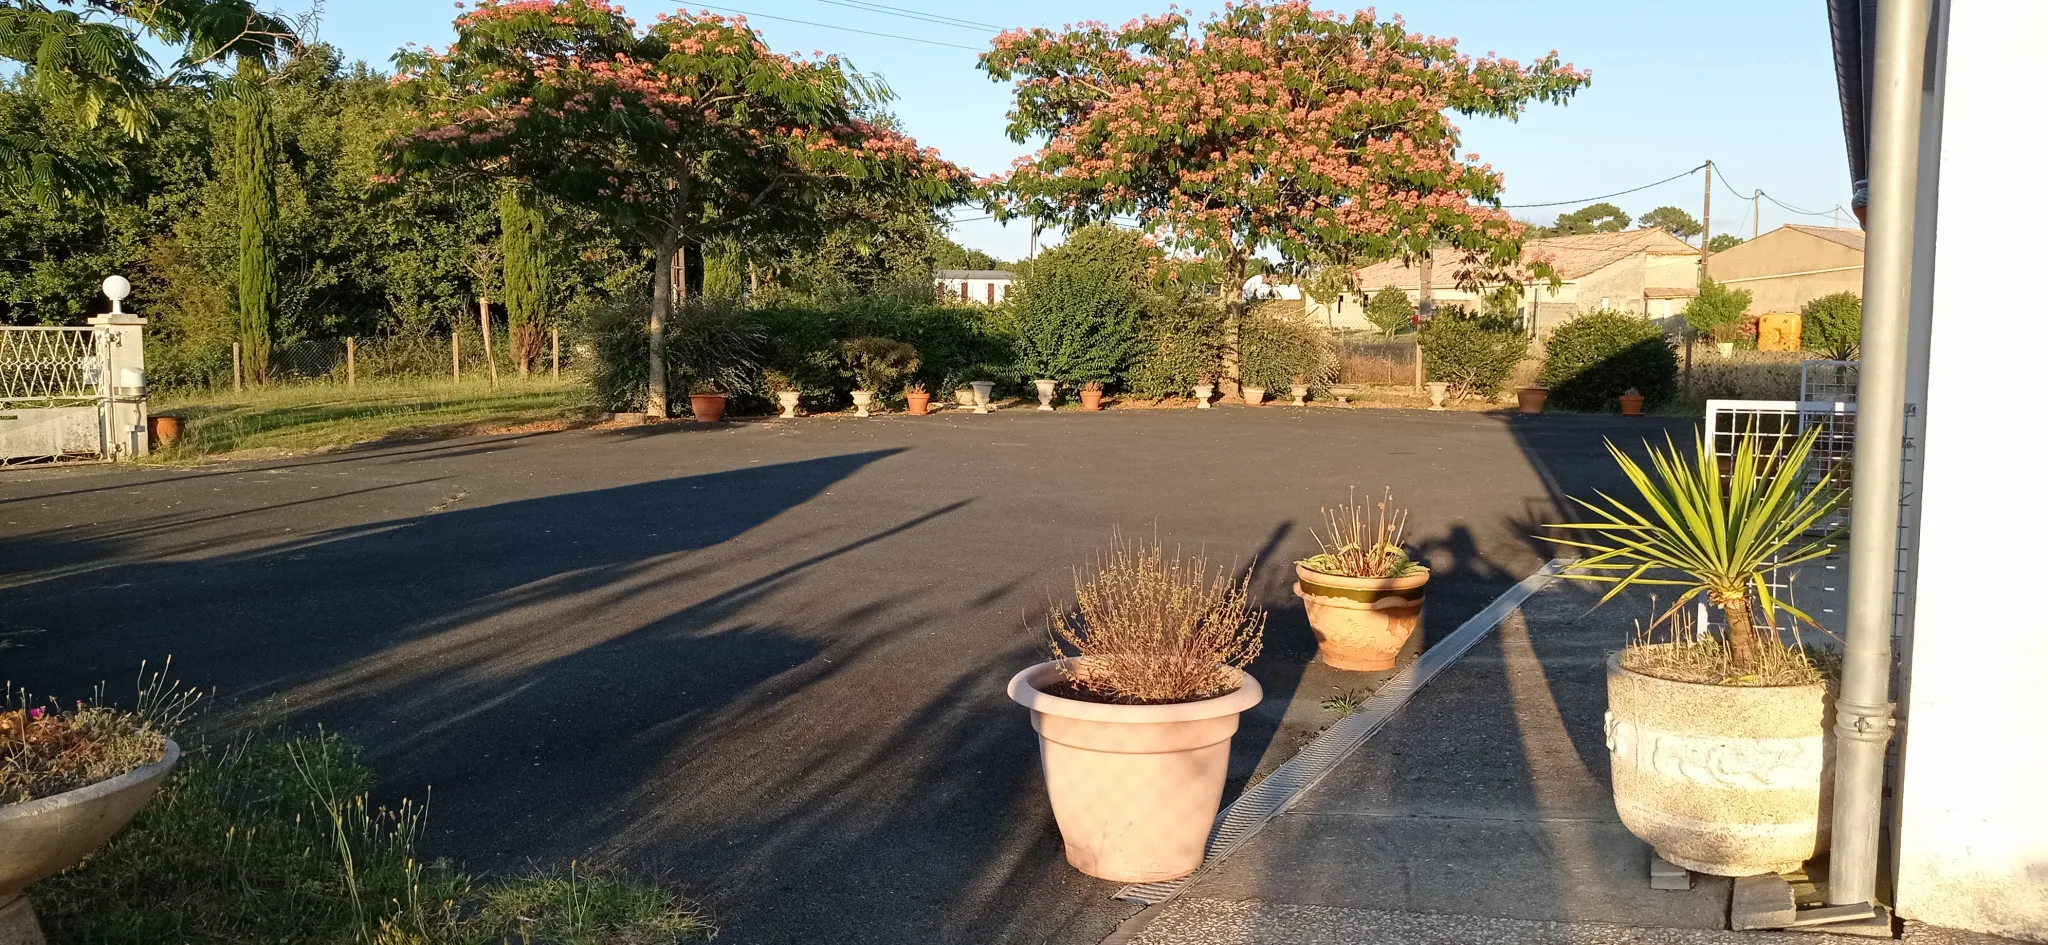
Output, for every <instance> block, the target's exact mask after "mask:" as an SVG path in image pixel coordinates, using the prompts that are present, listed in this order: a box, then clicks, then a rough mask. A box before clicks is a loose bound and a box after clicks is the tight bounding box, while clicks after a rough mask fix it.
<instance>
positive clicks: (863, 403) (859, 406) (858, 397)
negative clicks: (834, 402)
mask: <svg viewBox="0 0 2048 945" xmlns="http://www.w3.org/2000/svg"><path fill="white" fill-rule="evenodd" d="M874 402H875V392H874V391H871V390H857V391H854V392H853V415H854V416H856V417H865V416H867V415H868V406H869V405H870V404H873V403H874Z"/></svg>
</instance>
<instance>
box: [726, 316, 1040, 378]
mask: <svg viewBox="0 0 2048 945" xmlns="http://www.w3.org/2000/svg"><path fill="white" fill-rule="evenodd" d="M754 314H755V318H757V319H758V320H759V321H760V323H761V325H762V326H763V328H764V329H765V331H766V332H767V335H768V341H767V345H766V348H765V353H764V355H763V362H764V363H765V365H766V366H767V367H769V368H771V369H773V370H776V371H779V372H781V373H782V374H783V375H785V376H787V377H788V378H789V379H790V380H791V381H792V382H793V383H794V384H795V389H797V390H799V391H801V392H802V393H803V394H804V395H805V396H806V397H808V398H813V399H818V400H825V401H832V402H840V403H843V402H844V399H845V397H846V394H847V393H848V392H849V391H851V390H853V383H852V379H851V378H850V377H848V376H847V375H846V374H845V372H844V371H843V370H842V367H843V365H842V362H841V357H840V355H841V345H842V344H843V343H845V342H847V341H850V340H852V339H855V338H866V337H878V338H892V339H895V340H898V341H901V342H903V343H905V344H908V345H910V346H911V347H913V348H915V349H917V353H918V359H919V361H920V362H921V364H920V366H919V368H918V369H917V371H916V372H915V375H914V376H915V378H916V379H917V380H918V381H919V382H921V383H923V384H924V385H925V386H926V387H928V388H930V389H932V390H942V389H943V390H951V389H952V388H951V387H948V386H946V385H948V384H953V383H958V382H960V381H964V380H1003V379H1005V378H1007V377H1009V376H1010V375H1012V374H1014V371H1012V370H1011V369H1010V368H1009V360H1010V356H1011V353H1012V350H1013V342H1012V340H1011V338H1012V335H1011V334H1010V331H1009V329H1008V327H1007V324H1006V323H1007V319H1006V318H1005V317H1004V313H1002V312H1000V311H998V310H991V309H987V308H983V307H980V306H973V305H952V304H945V303H939V302H934V301H931V300H929V299H917V298H912V297H904V296H895V295H886V294H885V295H871V296H860V297H853V298H845V299H837V300H832V301H823V302H818V301H812V302H800V301H782V302H777V303H775V304H772V305H769V306H766V307H764V308H761V309H758V310H756V312H755V313H754ZM992 364H993V365H996V366H998V367H1000V370H995V371H991V370H989V369H988V367H987V366H988V365H992ZM993 374H1000V375H1003V376H1002V377H995V376H991V375H993ZM968 375H973V376H972V377H970V376H968Z"/></svg>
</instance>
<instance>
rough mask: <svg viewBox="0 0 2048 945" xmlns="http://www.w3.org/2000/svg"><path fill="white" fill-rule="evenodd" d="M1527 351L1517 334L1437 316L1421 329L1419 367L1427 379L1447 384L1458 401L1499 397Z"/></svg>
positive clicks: (1519, 333)
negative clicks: (1420, 363) (1468, 398)
mask: <svg viewBox="0 0 2048 945" xmlns="http://www.w3.org/2000/svg"><path fill="white" fill-rule="evenodd" d="M1528 351H1529V339H1528V338H1527V337H1526V336H1524V335H1523V334H1522V333H1521V332H1515V331H1497V330H1493V329H1490V328H1488V327H1486V326H1483V325H1481V324H1480V323H1479V322H1478V321H1477V320H1475V319H1470V318H1456V317H1445V316H1444V315H1441V314H1440V315H1438V316H1437V317H1436V318H1433V319H1431V320H1430V322H1429V324H1427V325H1424V326H1422V364H1423V367H1425V368H1427V369H1428V370H1429V379H1430V380H1432V381H1443V382H1445V383H1447V384H1449V385H1451V391H1452V393H1454V394H1456V395H1457V396H1458V397H1460V398H1464V397H1483V398H1485V399H1487V400H1492V399H1493V398H1495V397H1498V396H1500V391H1501V388H1502V387H1504V386H1506V385H1507V382H1508V378H1509V377H1510V376H1512V375H1513V374H1514V373H1515V365H1517V364H1520V363H1522V356H1523V355H1525V354H1527V353H1528Z"/></svg>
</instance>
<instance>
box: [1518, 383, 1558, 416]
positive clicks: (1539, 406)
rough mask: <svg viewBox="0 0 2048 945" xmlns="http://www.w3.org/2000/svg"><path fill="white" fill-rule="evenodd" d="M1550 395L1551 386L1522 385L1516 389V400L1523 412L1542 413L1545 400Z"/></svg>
mask: <svg viewBox="0 0 2048 945" xmlns="http://www.w3.org/2000/svg"><path fill="white" fill-rule="evenodd" d="M1549 397H1550V388H1547V387H1521V388H1517V389H1516V390H1515V400H1516V402H1517V403H1519V404H1520V405H1521V407H1522V412H1523V413H1542V412H1543V401H1544V400H1546V399H1548V398H1549Z"/></svg>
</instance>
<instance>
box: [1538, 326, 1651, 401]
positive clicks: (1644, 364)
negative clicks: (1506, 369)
mask: <svg viewBox="0 0 2048 945" xmlns="http://www.w3.org/2000/svg"><path fill="white" fill-rule="evenodd" d="M1538 381H1539V382H1540V383H1542V384H1543V385H1544V386H1546V387H1548V388H1550V399H1552V400H1554V401H1556V402H1557V405H1558V406H1560V407H1563V408H1565V409H1566V410H1586V411H1602V410H1619V409H1620V403H1621V402H1620V400H1619V398H1620V397H1621V395H1622V394H1623V393H1624V392H1626V391H1627V390H1628V389H1629V388H1635V390H1636V392H1637V393H1640V394H1642V395H1643V404H1644V406H1646V407H1651V408H1655V407H1659V406H1662V405H1663V404H1665V403H1668V402H1670V400H1671V398H1672V397H1675V396H1677V394H1678V356H1677V355H1676V354H1675V353H1673V351H1672V350H1671V343H1670V342H1669V341H1667V340H1665V338H1664V330H1663V329H1662V328H1659V327H1658V326H1657V324H1656V323H1655V322H1652V321H1649V320H1648V319H1645V318H1640V317H1638V316H1635V315H1631V314H1629V313H1627V312H1620V311H1604V312H1588V313H1586V314H1584V315H1581V316H1579V317H1577V318H1574V319H1572V320H1571V321H1568V322H1566V323H1564V324H1563V325H1560V326H1558V328H1557V330H1555V331H1553V332H1551V334H1550V344H1549V346H1548V348H1547V350H1546V351H1545V354H1544V359H1543V372H1542V373H1541V374H1540V375H1538Z"/></svg>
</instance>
